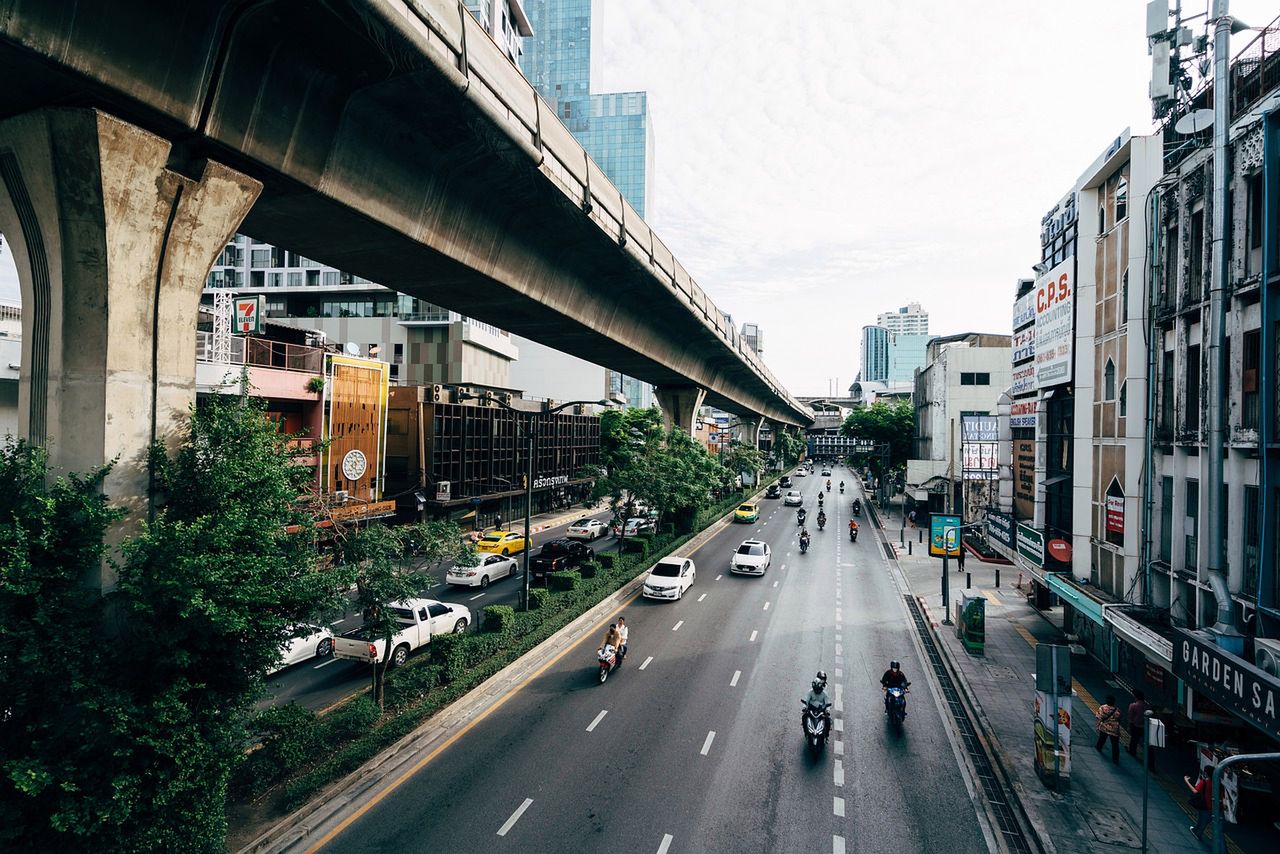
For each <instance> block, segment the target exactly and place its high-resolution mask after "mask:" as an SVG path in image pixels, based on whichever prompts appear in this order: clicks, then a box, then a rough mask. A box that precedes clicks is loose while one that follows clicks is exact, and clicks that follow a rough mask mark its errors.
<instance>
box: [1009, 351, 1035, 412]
mask: <svg viewBox="0 0 1280 854" xmlns="http://www.w3.org/2000/svg"><path fill="white" fill-rule="evenodd" d="M1031 355H1033V356H1034V355H1035V353H1034V352H1033V353H1032V354H1031ZM1009 378H1010V380H1012V382H1011V384H1010V385H1009V394H1011V395H1013V396H1014V397H1017V396H1018V395H1020V394H1028V393H1029V392H1033V391H1035V390H1036V363H1035V362H1028V363H1027V364H1025V365H1019V366H1018V367H1016V368H1014V369H1013V373H1012V374H1010V375H1009ZM1032 411H1033V412H1034V411H1035V410H1034V409H1033V410H1032ZM1024 426H1025V425H1024ZM1030 426H1032V427H1034V426H1036V425H1035V424H1034V423H1033V424H1031V425H1030Z"/></svg>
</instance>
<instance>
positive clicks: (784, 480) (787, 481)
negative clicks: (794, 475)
mask: <svg viewBox="0 0 1280 854" xmlns="http://www.w3.org/2000/svg"><path fill="white" fill-rule="evenodd" d="M778 486H779V487H781V488H782V489H790V488H791V477H790V475H785V474H784V475H783V476H782V477H780V478H778Z"/></svg>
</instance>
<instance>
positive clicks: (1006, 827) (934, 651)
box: [902, 596, 1032, 854]
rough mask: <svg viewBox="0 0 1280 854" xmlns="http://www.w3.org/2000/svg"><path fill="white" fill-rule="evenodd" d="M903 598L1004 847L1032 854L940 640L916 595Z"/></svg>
mask: <svg viewBox="0 0 1280 854" xmlns="http://www.w3.org/2000/svg"><path fill="white" fill-rule="evenodd" d="M902 598H903V599H905V600H906V602H907V610H908V611H910V612H911V618H912V619H913V620H915V624H916V632H917V633H918V634H919V635H920V641H921V643H922V644H923V645H924V649H925V654H926V655H928V657H929V664H930V666H931V667H932V668H933V673H934V675H935V676H936V677H937V678H938V684H939V685H940V686H941V687H942V698H943V700H944V701H946V704H947V708H948V709H950V711H951V717H952V719H953V720H954V721H955V724H956V729H957V730H958V731H959V733H960V740H961V741H962V742H963V744H964V750H965V753H967V754H969V760H970V761H971V762H972V763H973V768H974V771H975V772H976V774H977V776H978V781H979V783H980V784H981V786H982V793H983V794H984V795H985V796H986V798H987V803H988V804H990V805H991V812H992V814H993V815H994V816H995V819H996V824H997V828H996V829H997V830H998V831H999V833H1000V836H1001V838H1002V839H1003V840H1004V843H1005V847H1006V848H1007V850H1009V851H1025V852H1027V854H1031V851H1032V848H1031V846H1030V845H1029V844H1028V843H1027V838H1026V836H1025V835H1024V834H1023V832H1022V827H1021V826H1020V825H1019V824H1018V820H1017V817H1016V816H1015V815H1014V807H1013V805H1012V804H1011V803H1010V802H1009V793H1008V792H1007V791H1006V790H1005V787H1004V784H1003V783H1002V782H1001V781H1000V779H999V778H998V777H996V774H995V769H994V768H992V766H991V760H990V759H989V758H988V757H987V751H986V749H985V748H983V746H982V742H981V741H979V740H978V733H977V732H976V731H975V730H974V728H973V722H972V721H970V720H969V713H968V712H966V711H965V708H964V705H963V704H962V703H961V702H960V694H959V692H958V691H957V690H956V685H955V682H954V681H952V679H951V674H950V673H949V672H948V671H947V668H946V666H945V665H944V664H943V663H942V653H941V652H940V651H939V650H938V644H937V641H935V640H934V638H933V634H932V633H931V632H930V631H929V627H928V626H927V625H925V619H924V613H923V612H922V611H921V610H920V605H919V603H918V602H916V600H915V597H913V596H903V597H902Z"/></svg>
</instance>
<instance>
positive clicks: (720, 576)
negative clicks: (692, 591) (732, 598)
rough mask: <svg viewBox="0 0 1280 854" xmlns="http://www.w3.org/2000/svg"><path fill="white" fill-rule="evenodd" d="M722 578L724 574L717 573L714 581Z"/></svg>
mask: <svg viewBox="0 0 1280 854" xmlns="http://www.w3.org/2000/svg"><path fill="white" fill-rule="evenodd" d="M722 578H724V576H723V575H717V576H716V581H719V580H720V579H722Z"/></svg>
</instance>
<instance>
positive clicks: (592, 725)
mask: <svg viewBox="0 0 1280 854" xmlns="http://www.w3.org/2000/svg"><path fill="white" fill-rule="evenodd" d="M607 714H609V710H608V709H601V710H600V714H598V715H596V719H595V720H594V721H592V722H591V723H590V724H588V725H587V732H591V731H592V730H594V729H595V728H596V725H597V724H599V723H600V722H601V721H602V720H604V716H605V715H607ZM836 743H837V744H839V743H840V742H836Z"/></svg>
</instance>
